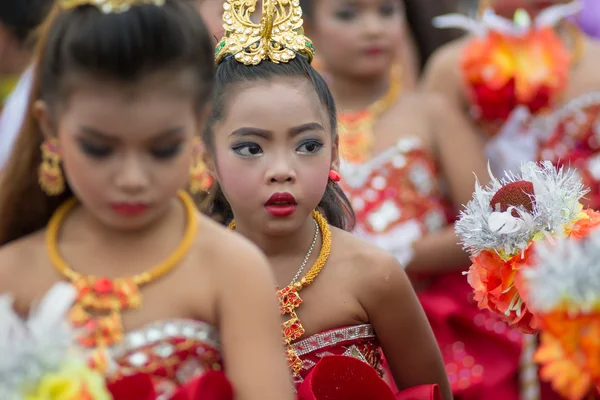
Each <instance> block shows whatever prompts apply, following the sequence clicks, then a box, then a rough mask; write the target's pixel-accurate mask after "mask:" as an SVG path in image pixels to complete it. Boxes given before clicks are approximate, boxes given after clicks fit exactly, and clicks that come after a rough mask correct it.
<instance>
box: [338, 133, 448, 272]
mask: <svg viewBox="0 0 600 400" xmlns="http://www.w3.org/2000/svg"><path fill="white" fill-rule="evenodd" d="M340 170H341V175H342V181H341V182H340V186H341V188H342V189H343V190H344V192H345V193H346V195H347V196H348V199H349V200H350V202H351V203H352V207H353V208H354V210H355V213H356V227H355V233H356V234H358V235H359V236H361V237H362V238H364V239H366V240H368V241H369V242H371V243H373V244H375V245H377V246H379V247H381V248H384V249H385V250H387V251H389V252H391V253H392V254H394V255H395V256H396V258H397V259H398V260H399V261H400V262H401V263H403V264H406V263H407V262H408V261H410V260H409V258H410V257H409V256H410V254H408V253H410V251H409V250H410V244H411V243H412V242H414V241H416V240H418V239H419V238H421V237H422V236H424V235H427V234H430V233H432V232H436V231H438V230H440V229H441V228H443V227H444V226H446V225H447V224H448V222H449V219H450V218H451V214H452V211H451V207H450V205H449V203H448V202H447V201H446V197H445V195H444V193H443V192H442V190H441V189H442V188H443V186H444V185H443V182H442V180H441V179H440V178H439V172H438V168H437V165H436V163H435V160H434V159H433V157H432V155H431V154H429V152H427V151H426V150H425V149H424V148H423V145H422V143H421V141H420V140H419V139H418V138H404V139H401V140H399V141H398V142H397V143H396V145H395V146H392V147H390V148H389V149H387V150H386V151H384V152H382V153H380V154H379V155H377V156H375V157H374V158H372V159H371V160H369V161H367V162H365V163H359V164H356V163H349V162H344V161H343V162H342V165H341V168H340ZM399 237H401V238H402V239H403V240H401V241H399V240H398V238H399Z"/></svg>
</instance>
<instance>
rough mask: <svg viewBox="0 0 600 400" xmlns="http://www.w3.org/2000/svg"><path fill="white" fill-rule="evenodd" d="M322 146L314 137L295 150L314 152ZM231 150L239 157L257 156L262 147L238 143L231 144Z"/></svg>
mask: <svg viewBox="0 0 600 400" xmlns="http://www.w3.org/2000/svg"><path fill="white" fill-rule="evenodd" d="M322 148H323V143H321V142H320V141H318V140H315V139H310V140H306V141H304V142H303V143H302V144H301V145H300V146H298V148H296V152H298V153H300V154H314V153H317V152H318V151H319V150H321V149H322ZM232 150H233V152H234V153H235V154H237V155H239V156H241V157H257V156H260V155H261V154H263V149H262V148H261V147H260V146H259V145H258V144H256V143H240V144H237V145H235V146H233V147H232Z"/></svg>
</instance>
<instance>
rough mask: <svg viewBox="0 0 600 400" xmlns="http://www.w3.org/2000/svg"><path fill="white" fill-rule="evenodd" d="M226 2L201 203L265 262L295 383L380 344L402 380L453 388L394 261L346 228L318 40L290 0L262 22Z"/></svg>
mask: <svg viewBox="0 0 600 400" xmlns="http://www.w3.org/2000/svg"><path fill="white" fill-rule="evenodd" d="M240 3H242V4H240ZM224 8H225V11H224V13H223V20H224V24H225V31H226V35H225V37H224V38H223V40H222V41H221V42H220V43H219V44H218V45H217V49H216V58H217V65H218V66H217V72H216V75H217V83H216V88H215V95H214V97H213V103H212V106H213V108H212V113H211V115H210V117H209V122H208V129H207V131H206V134H205V136H204V142H205V145H206V148H207V151H208V154H207V165H208V166H209V169H210V170H211V171H213V173H214V176H215V180H216V182H217V183H216V184H215V185H214V187H212V188H211V189H210V192H211V193H210V197H209V198H208V201H207V211H208V212H209V213H210V214H212V215H214V216H215V217H220V218H222V219H223V220H224V222H225V223H227V224H229V227H230V228H231V229H235V230H236V231H237V232H239V233H240V234H242V235H243V236H245V237H247V238H248V239H250V240H251V241H252V242H254V243H255V244H257V245H258V246H259V248H261V249H262V250H263V252H264V253H265V254H266V255H267V258H268V259H269V261H270V262H271V265H272V266H273V271H274V273H275V276H276V280H277V283H278V284H279V288H280V289H279V290H278V296H279V298H280V311H281V313H282V314H283V315H284V319H283V321H284V325H283V328H282V334H283V340H284V343H285V346H286V354H287V357H288V363H289V366H290V368H291V371H292V374H293V375H294V380H295V382H296V386H297V387H298V388H299V391H300V393H302V390H303V388H305V386H304V385H303V383H306V380H307V379H309V376H310V373H311V371H312V370H316V369H317V368H318V367H319V363H320V362H325V360H328V361H327V362H331V359H329V356H333V355H336V356H353V357H356V358H358V359H361V360H363V361H365V362H367V363H369V364H370V365H371V366H373V367H374V368H375V369H377V370H379V369H380V367H381V365H380V357H379V354H380V349H381V350H383V353H384V354H385V356H386V358H387V360H388V362H389V364H390V369H391V372H392V374H393V379H394V381H395V383H396V385H397V386H398V388H399V389H401V390H404V389H408V388H411V387H414V386H419V385H425V384H437V385H439V387H440V389H441V392H442V393H443V398H444V399H450V398H451V393H450V390H449V386H448V382H447V378H446V376H445V372H444V368H443V364H442V360H441V357H440V353H439V349H438V347H437V345H436V343H435V338H434V336H433V334H432V332H431V328H430V327H429V324H428V323H427V319H426V317H425V315H424V313H423V310H422V308H421V306H420V305H419V302H418V300H417V297H416V296H415V293H414V290H413V289H412V287H411V284H410V281H409V280H408V278H407V276H406V274H405V273H404V271H403V269H402V267H401V266H400V264H399V263H398V261H397V260H396V259H395V258H394V257H393V256H392V255H391V254H388V253H386V252H385V251H383V250H380V249H379V248H377V247H375V246H373V245H370V244H368V243H366V242H364V241H362V240H361V239H359V238H358V237H356V236H353V235H351V234H350V233H348V232H346V230H350V229H351V228H352V226H353V224H354V214H353V211H352V208H351V206H350V204H349V202H348V200H347V199H346V197H345V195H344V194H343V192H342V190H341V189H340V188H339V186H338V185H337V183H336V182H337V181H339V172H338V171H339V157H338V144H339V138H338V135H337V119H336V111H335V105H334V101H333V97H332V95H331V92H330V91H329V89H328V87H327V85H326V84H325V82H324V81H323V79H322V77H321V76H320V75H319V74H318V73H317V72H316V71H315V70H314V69H313V68H312V67H311V65H310V61H311V60H312V57H313V55H314V48H313V45H312V42H311V41H310V39H309V38H307V37H305V36H304V34H303V30H302V22H303V21H302V18H301V15H302V10H301V8H300V7H299V5H298V2H296V1H293V2H286V1H280V0H276V1H268V0H266V1H264V2H262V10H263V11H262V21H261V23H255V22H253V21H254V20H258V18H256V19H254V18H252V14H253V13H254V12H255V11H256V2H249V3H248V2H236V1H233V0H229V1H227V2H226V3H225V5H224ZM380 381H381V380H380ZM354 382H355V383H356V382H360V380H358V381H357V380H354ZM356 384H358V383H356ZM342 386H343V385H342ZM428 398H429V397H428Z"/></svg>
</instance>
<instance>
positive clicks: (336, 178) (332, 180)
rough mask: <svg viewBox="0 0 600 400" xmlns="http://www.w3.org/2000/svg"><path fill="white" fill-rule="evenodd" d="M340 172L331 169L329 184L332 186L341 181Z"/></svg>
mask: <svg viewBox="0 0 600 400" xmlns="http://www.w3.org/2000/svg"><path fill="white" fill-rule="evenodd" d="M340 179H341V178H340V174H338V173H337V171H335V170H333V169H332V170H330V171H329V185H330V186H334V185H335V184H336V183H338V182H339V181H340Z"/></svg>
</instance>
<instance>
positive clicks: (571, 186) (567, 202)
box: [455, 161, 587, 256]
mask: <svg viewBox="0 0 600 400" xmlns="http://www.w3.org/2000/svg"><path fill="white" fill-rule="evenodd" d="M489 174H490V177H491V178H492V179H491V182H490V184H489V185H487V186H486V187H482V186H481V185H480V184H479V181H477V182H476V184H475V193H474V195H473V199H472V200H471V201H469V203H468V204H467V205H466V207H465V209H464V210H463V211H462V212H461V213H460V216H459V220H458V221H457V222H456V225H455V229H456V233H457V235H458V237H459V238H460V240H461V242H462V244H463V246H464V248H465V249H467V250H468V251H470V252H471V253H472V254H474V255H475V254H477V253H479V252H480V251H483V250H490V251H496V252H502V253H503V254H505V255H506V256H511V255H516V254H518V253H520V252H522V251H523V250H525V249H526V248H527V247H528V245H529V243H530V242H531V240H532V239H533V238H534V237H535V236H536V235H539V234H542V235H545V236H548V237H562V236H564V232H565V227H566V226H567V224H570V223H572V222H573V220H575V219H576V218H577V216H578V214H579V213H580V211H581V204H580V203H579V200H580V199H581V198H582V197H583V196H584V195H585V194H586V193H587V192H586V191H585V190H584V188H583V184H582V183H581V180H580V178H579V177H578V176H577V175H576V174H575V171H572V170H565V169H563V168H560V169H557V168H556V167H554V166H553V165H552V163H550V162H548V161H544V162H542V163H535V162H527V163H524V164H522V165H521V171H520V174H513V173H506V174H505V178H504V179H502V180H498V179H496V178H495V177H494V176H493V174H492V173H491V171H490V172H489ZM516 181H528V182H532V183H533V188H534V194H535V196H534V199H533V200H534V207H533V212H531V213H530V212H528V211H527V210H526V209H525V208H523V207H511V208H510V210H509V211H506V212H500V210H494V209H492V207H491V206H490V202H491V200H492V198H493V197H494V195H495V194H496V192H498V190H500V188H502V187H503V186H504V185H507V184H509V183H511V182H516ZM514 210H516V211H517V214H518V217H515V216H513V215H512V213H513V211H514Z"/></svg>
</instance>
